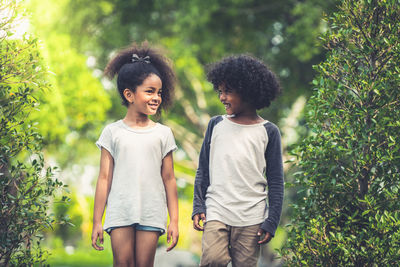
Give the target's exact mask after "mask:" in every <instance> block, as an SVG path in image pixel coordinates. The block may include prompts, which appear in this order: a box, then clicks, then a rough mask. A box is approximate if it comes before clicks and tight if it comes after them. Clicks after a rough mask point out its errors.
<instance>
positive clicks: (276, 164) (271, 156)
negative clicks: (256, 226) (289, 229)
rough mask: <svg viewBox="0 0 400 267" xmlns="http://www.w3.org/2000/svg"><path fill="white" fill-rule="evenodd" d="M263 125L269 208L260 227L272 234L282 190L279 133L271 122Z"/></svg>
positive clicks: (279, 211)
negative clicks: (265, 132)
mask: <svg viewBox="0 0 400 267" xmlns="http://www.w3.org/2000/svg"><path fill="white" fill-rule="evenodd" d="M264 127H265V129H266V130H267V134H268V145H267V149H266V151H265V160H266V164H267V169H266V177H267V183H268V204H269V210H268V218H267V219H266V220H265V221H264V223H263V224H262V225H261V228H262V229H263V230H264V231H266V232H269V233H271V234H272V236H274V235H275V231H276V228H278V224H279V220H280V218H281V213H282V203H283V191H284V182H283V162H282V146H281V134H280V132H279V129H278V127H277V126H276V125H275V124H273V123H271V122H267V123H266V124H264Z"/></svg>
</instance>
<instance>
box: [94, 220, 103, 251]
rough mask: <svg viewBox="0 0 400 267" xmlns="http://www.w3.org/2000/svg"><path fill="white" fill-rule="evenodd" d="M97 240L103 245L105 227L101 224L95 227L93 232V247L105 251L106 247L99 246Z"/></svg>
mask: <svg viewBox="0 0 400 267" xmlns="http://www.w3.org/2000/svg"><path fill="white" fill-rule="evenodd" d="M97 238H98V239H100V244H103V242H104V239H103V227H102V226H101V224H96V225H93V230H92V247H93V248H94V249H95V250H104V247H102V246H99V245H97Z"/></svg>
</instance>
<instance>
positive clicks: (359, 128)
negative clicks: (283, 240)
mask: <svg viewBox="0 0 400 267" xmlns="http://www.w3.org/2000/svg"><path fill="white" fill-rule="evenodd" d="M329 21H330V23H329V24H330V25H329V30H328V32H327V34H326V35H325V36H324V38H323V41H324V43H325V46H326V48H327V50H328V56H327V59H326V61H325V62H322V63H321V64H319V65H318V66H316V70H317V72H318V75H317V77H316V78H315V80H314V82H313V83H314V85H315V87H316V89H315V90H316V92H315V93H314V95H313V96H312V97H311V99H310V101H309V103H308V105H307V122H308V125H309V127H310V129H311V130H312V131H313V134H312V135H311V136H310V137H308V138H307V139H306V140H305V141H304V142H302V143H301V144H300V145H299V146H298V147H297V148H296V149H295V150H294V153H295V155H297V157H298V159H299V161H298V166H299V168H300V172H299V173H298V174H297V183H298V184H299V185H300V186H301V187H302V188H303V191H302V192H299V194H301V196H302V198H300V199H299V201H298V203H296V204H295V205H294V211H295V216H294V218H293V224H292V226H291V230H290V233H289V240H288V243H287V245H286V247H285V248H283V249H282V251H281V252H282V253H283V254H284V256H285V257H286V259H287V264H288V265H289V266H303V265H306V266H378V265H379V266H390V265H395V264H396V263H398V262H399V261H400V242H399V240H400V202H399V201H398V195H399V190H400V175H399V166H400V156H399V155H400V153H399V152H400V121H399V118H400V101H399V99H400V91H399V87H400V68H399V63H400V39H399V36H400V5H399V2H398V1H394V0H391V1H378V0H375V1H374V0H365V1H353V0H346V1H343V3H342V5H341V7H340V11H339V12H337V13H335V14H334V15H333V16H332V17H331V18H330V19H329Z"/></svg>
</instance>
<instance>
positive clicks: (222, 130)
mask: <svg viewBox="0 0 400 267" xmlns="http://www.w3.org/2000/svg"><path fill="white" fill-rule="evenodd" d="M222 118H223V119H222V121H221V122H220V123H218V124H217V125H215V127H214V130H213V133H212V137H211V144H210V165H209V167H210V186H209V187H208V190H207V195H206V206H207V221H212V220H217V221H221V222H223V223H226V224H228V225H231V226H249V225H255V224H258V223H262V222H263V221H264V220H265V218H266V217H268V209H267V205H266V199H267V191H266V186H267V179H266V178H265V170H266V161H265V158H264V153H265V150H266V148H267V144H268V135H267V131H266V130H265V127H264V124H265V123H267V122H268V121H263V122H260V123H257V124H251V125H243V124H238V123H235V122H233V121H231V120H229V119H228V118H227V117H226V116H222Z"/></svg>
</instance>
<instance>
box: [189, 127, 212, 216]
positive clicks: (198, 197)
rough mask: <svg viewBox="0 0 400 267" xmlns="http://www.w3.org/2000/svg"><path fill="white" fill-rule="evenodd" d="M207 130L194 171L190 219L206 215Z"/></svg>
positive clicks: (208, 180) (207, 178)
mask: <svg viewBox="0 0 400 267" xmlns="http://www.w3.org/2000/svg"><path fill="white" fill-rule="evenodd" d="M208 132H209V128H207V132H206V136H205V138H204V141H203V145H202V146H201V150H200V156H199V166H198V168H197V171H196V178H195V181H194V192H193V213H192V219H193V217H194V216H195V215H196V214H201V213H204V214H205V213H206V203H205V201H206V199H205V198H206V192H207V188H208V186H209V185H210V176H209V167H208V166H209V153H210V144H208V141H207V134H208Z"/></svg>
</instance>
